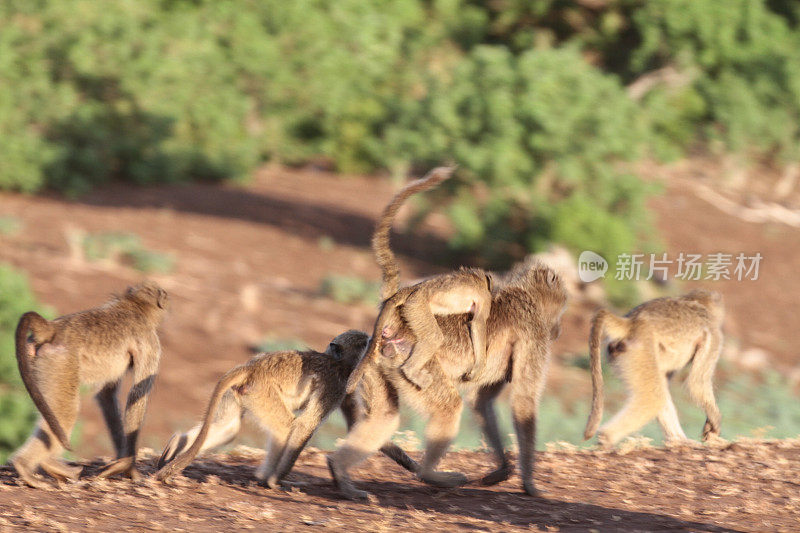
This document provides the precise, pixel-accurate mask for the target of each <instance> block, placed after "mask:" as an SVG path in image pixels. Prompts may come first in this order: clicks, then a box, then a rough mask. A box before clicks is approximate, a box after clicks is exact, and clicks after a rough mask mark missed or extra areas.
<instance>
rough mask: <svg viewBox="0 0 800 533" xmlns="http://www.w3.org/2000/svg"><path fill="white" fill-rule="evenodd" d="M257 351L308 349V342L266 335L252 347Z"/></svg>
mask: <svg viewBox="0 0 800 533" xmlns="http://www.w3.org/2000/svg"><path fill="white" fill-rule="evenodd" d="M252 350H253V351H254V352H257V353H261V352H283V351H287V350H300V351H305V350H308V344H307V343H305V342H304V341H302V340H301V339H292V338H283V337H272V336H269V337H266V338H264V339H262V340H261V341H260V342H259V343H257V344H256V345H254V346H253V347H252Z"/></svg>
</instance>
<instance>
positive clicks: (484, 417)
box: [328, 169, 567, 499]
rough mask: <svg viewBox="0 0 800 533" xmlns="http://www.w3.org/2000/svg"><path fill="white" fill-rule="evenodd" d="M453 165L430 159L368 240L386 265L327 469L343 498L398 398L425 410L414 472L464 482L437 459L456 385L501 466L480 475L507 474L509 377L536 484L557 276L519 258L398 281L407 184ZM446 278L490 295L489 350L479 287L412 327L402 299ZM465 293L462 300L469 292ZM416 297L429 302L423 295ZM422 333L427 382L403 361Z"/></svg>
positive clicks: (455, 417) (454, 427) (391, 419)
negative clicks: (501, 417)
mask: <svg viewBox="0 0 800 533" xmlns="http://www.w3.org/2000/svg"><path fill="white" fill-rule="evenodd" d="M445 172H446V174H444V173H445ZM449 174H450V172H449V170H446V169H436V170H434V171H432V172H431V173H430V174H429V175H428V176H427V177H426V178H423V179H422V180H417V181H415V182H412V183H411V184H409V185H408V186H406V187H405V188H404V189H403V190H401V191H400V192H398V193H397V194H396V195H395V197H394V198H393V199H392V201H391V202H390V204H389V206H387V208H386V209H385V210H384V213H383V215H382V216H381V220H380V221H379V223H378V225H377V226H376V230H375V234H374V236H373V241H372V242H373V251H374V253H375V255H376V258H377V260H378V264H379V265H380V266H381V269H382V271H383V288H382V296H383V299H384V303H383V305H382V308H381V312H380V315H379V318H378V320H377V321H376V326H375V328H374V332H373V336H372V338H371V340H370V346H369V347H368V348H367V353H366V355H365V356H364V358H363V359H362V360H361V363H359V367H357V369H356V370H355V371H354V372H353V375H352V376H351V378H350V382H349V384H348V388H349V389H350V390H353V387H355V386H358V388H357V389H355V392H354V394H355V396H357V397H360V398H361V401H360V402H359V405H361V406H362V407H361V409H360V410H359V413H358V414H357V416H356V422H355V424H354V425H353V427H352V428H351V429H350V431H349V433H348V434H347V437H346V439H345V442H344V444H343V445H342V446H340V447H339V449H337V450H336V451H335V452H334V453H332V454H331V455H329V456H328V465H329V468H330V470H331V475H332V476H333V478H334V481H335V483H336V484H337V486H338V487H339V489H340V490H341V491H342V493H343V494H344V495H345V496H347V497H349V498H353V499H358V498H365V497H366V496H367V493H366V492H364V491H361V490H358V489H356V487H355V485H354V484H353V482H352V480H351V479H350V477H349V470H350V469H351V468H353V467H355V466H356V465H358V464H359V463H361V462H362V461H363V460H365V459H366V458H367V457H368V456H369V455H371V454H372V453H374V452H375V451H377V450H378V449H379V448H380V447H381V446H384V445H385V444H386V443H388V442H389V439H390V438H391V436H392V434H393V433H394V431H395V430H396V429H397V427H398V424H399V400H400V399H401V398H402V399H403V401H404V402H407V403H408V404H410V405H411V406H412V407H413V408H414V409H415V410H417V411H418V412H420V413H421V414H423V415H426V416H427V417H428V423H427V427H426V432H425V440H426V443H425V445H426V448H425V454H424V455H423V459H422V462H421V464H420V465H419V467H418V468H417V469H416V473H417V475H418V477H419V478H420V479H421V480H423V481H425V482H427V483H430V484H433V485H436V486H441V487H455V486H459V485H463V484H464V483H466V482H467V477H466V476H465V475H463V474H461V473H459V472H446V471H439V470H437V469H436V467H437V466H438V464H439V462H440V461H441V459H442V457H443V456H444V454H445V452H446V451H447V449H448V448H449V446H450V443H451V442H452V440H453V438H454V437H455V435H456V434H457V433H458V428H459V423H460V417H461V409H462V400H461V395H460V391H459V389H460V388H464V389H466V392H467V398H468V401H469V403H470V404H471V405H472V407H473V408H474V410H475V414H476V417H477V418H478V420H479V422H480V424H481V427H482V430H483V432H484V434H485V436H486V438H487V441H488V442H489V444H490V445H491V447H492V449H493V450H494V454H495V458H496V460H497V462H498V466H497V469H496V470H494V471H493V472H491V473H489V474H487V475H486V476H484V477H483V478H482V479H481V481H482V482H483V483H484V484H495V483H499V482H501V481H503V480H505V479H507V478H508V477H509V476H510V475H511V464H510V462H509V460H508V458H507V457H506V454H505V451H504V449H503V444H502V439H501V437H500V430H499V427H498V425H497V419H496V417H495V413H494V400H495V399H496V397H497V396H498V395H499V394H500V392H501V391H502V389H503V388H504V387H505V385H506V384H509V383H510V386H511V408H512V412H513V419H514V428H515V430H516V433H517V439H518V442H519V449H520V453H519V462H520V468H521V471H522V472H521V474H522V482H523V487H524V490H525V492H527V493H528V494H531V495H535V494H537V493H538V491H537V490H536V487H535V486H534V483H533V459H534V449H535V437H536V416H537V412H538V406H539V398H540V396H541V393H542V390H543V388H544V384H545V379H546V374H547V367H548V364H549V358H550V347H551V344H552V341H553V340H555V339H556V338H557V337H558V335H559V333H560V323H561V316H562V314H563V312H564V309H565V306H566V299H567V296H566V291H565V289H564V284H563V282H562V280H561V278H560V277H559V276H558V275H557V274H556V273H555V272H554V271H553V270H551V269H550V268H548V267H546V266H544V265H542V264H541V263H538V262H536V261H528V262H525V263H522V264H519V265H517V267H515V268H514V269H513V270H512V271H511V272H510V273H508V274H507V275H505V276H495V275H493V274H489V273H487V272H483V271H481V270H478V269H469V270H467V271H466V272H468V273H469V276H471V279H472V281H471V282H469V284H468V285H465V284H462V283H461V281H462V279H467V278H461V277H460V276H461V272H465V271H458V272H456V273H450V274H442V275H440V276H434V277H433V278H429V279H428V280H424V281H423V282H421V283H418V284H414V285H411V286H409V287H403V288H398V286H399V283H398V277H399V276H398V269H397V265H396V261H395V257H394V254H393V253H392V252H391V250H390V248H389V238H388V232H389V229H390V227H391V224H392V221H393V217H394V215H395V213H396V212H397V209H398V208H399V206H400V204H401V203H402V202H403V201H404V200H405V199H407V198H408V197H409V196H410V195H411V194H414V193H416V192H421V191H423V190H426V189H429V188H431V187H433V186H435V185H437V184H438V183H440V182H441V181H443V179H442V176H445V178H446V177H449ZM452 279H457V280H458V283H456V284H455V287H456V290H457V291H460V290H462V289H463V288H464V287H465V286H466V287H468V288H469V290H470V291H473V293H474V294H475V295H480V294H481V293H483V291H488V294H489V296H490V303H489V305H488V306H484V307H488V315H487V316H486V318H485V321H486V324H485V343H486V351H485V354H482V353H481V351H482V350H481V349H480V347H477V348H476V345H475V344H476V342H475V333H476V327H477V328H482V327H483V326H482V325H481V324H480V323H476V318H477V321H478V322H480V321H482V320H484V319H483V317H482V316H480V314H479V313H476V312H475V311H476V309H477V308H478V307H479V306H480V305H483V304H482V300H481V298H482V297H481V298H475V299H474V300H473V302H472V303H470V305H469V306H466V307H462V306H461V305H454V306H453V308H452V309H451V310H450V311H449V312H447V311H444V312H442V311H439V312H438V313H437V311H436V310H435V309H434V306H433V305H431V306H430V308H429V309H426V310H424V311H425V312H426V313H427V312H429V311H432V314H433V316H434V318H435V321H436V330H433V328H425V327H424V328H420V327H414V325H413V320H412V321H409V320H408V318H407V317H408V315H409V313H410V312H411V313H413V312H415V311H414V310H413V309H411V310H409V309H407V308H406V307H405V306H406V305H407V302H408V301H409V299H411V296H412V295H413V294H414V292H415V291H417V290H420V291H421V292H420V295H421V296H424V295H430V294H431V292H430V288H432V287H437V286H442V285H441V284H442V283H447V282H448V280H452ZM465 293H466V294H468V293H469V291H465ZM484 294H485V293H484ZM470 297H471V296H468V297H467V298H465V299H464V300H462V301H467V302H469V298H470ZM420 301H421V302H423V303H425V299H424V298H421V299H420ZM478 302H481V303H478ZM417 303H419V302H417ZM429 303H430V302H429ZM473 303H475V304H476V305H473ZM431 331H433V333H432V334H431ZM480 333H481V332H480V331H478V334H479V335H480ZM426 335H430V336H431V338H428V337H426ZM421 341H422V342H424V343H427V344H428V347H430V346H438V348H436V349H435V351H434V352H433V354H432V356H430V357H428V356H426V357H428V358H427V360H426V361H424V362H423V363H422V369H423V370H424V371H425V372H426V373H427V374H428V375H429V376H430V381H429V383H428V384H427V386H425V387H421V386H419V384H417V383H414V382H412V380H410V379H409V376H408V375H407V374H406V372H405V369H406V368H405V367H406V365H407V364H408V363H407V361H409V358H413V357H414V351H415V350H416V349H417V346H418V345H419V343H420V342H421ZM429 353H430V352H429Z"/></svg>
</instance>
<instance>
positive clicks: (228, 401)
mask: <svg viewBox="0 0 800 533" xmlns="http://www.w3.org/2000/svg"><path fill="white" fill-rule="evenodd" d="M243 414H244V413H243V410H242V407H241V405H240V404H239V402H237V401H236V398H235V396H234V394H233V391H230V390H229V391H227V392H225V394H223V395H222V398H221V399H220V403H219V407H218V408H217V411H216V413H214V418H213V420H212V422H211V426H210V427H209V428H208V436H207V437H206V440H205V441H203V445H202V447H201V448H200V452H199V453H203V452H204V451H206V450H210V449H212V448H216V447H217V446H223V445H225V444H228V443H229V442H230V441H232V440H233V439H234V438H235V437H236V435H238V434H239V429H240V428H241V423H242V415H243ZM202 426H203V425H202V424H197V425H196V426H194V427H193V428H192V429H190V430H189V431H187V432H186V433H180V432H178V433H175V434H174V435H172V437H170V439H169V442H167V445H166V446H165V447H164V451H163V452H162V453H161V457H160V458H159V460H158V468H159V469H161V468H162V467H163V466H164V465H166V464H167V463H169V462H171V461H172V460H173V459H175V457H177V456H178V455H179V454H181V453H183V452H185V451H186V450H188V449H189V447H190V446H191V445H192V443H193V442H194V440H195V439H196V438H197V435H198V433H200V428H201V427H202Z"/></svg>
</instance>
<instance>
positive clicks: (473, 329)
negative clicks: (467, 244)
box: [348, 267, 492, 392]
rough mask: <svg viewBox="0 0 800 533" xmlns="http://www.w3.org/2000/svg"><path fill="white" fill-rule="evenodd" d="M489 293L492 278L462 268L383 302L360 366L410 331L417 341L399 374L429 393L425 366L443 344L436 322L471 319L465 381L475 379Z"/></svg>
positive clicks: (353, 383) (351, 386)
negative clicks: (403, 331)
mask: <svg viewBox="0 0 800 533" xmlns="http://www.w3.org/2000/svg"><path fill="white" fill-rule="evenodd" d="M491 290H492V282H491V278H490V277H489V275H488V274H487V273H486V272H484V271H483V270H480V269H477V268H463V267H462V268H460V269H459V270H457V271H455V272H451V273H448V274H441V275H439V276H435V277H433V278H430V279H426V280H424V281H421V282H419V283H417V284H415V285H412V286H410V287H403V288H402V289H400V290H398V291H397V292H396V293H395V294H394V295H393V296H391V297H390V298H388V299H387V300H385V301H384V302H383V305H382V306H381V311H380V313H379V314H378V319H377V320H376V321H375V328H374V332H373V334H372V338H371V339H370V344H369V347H368V348H367V353H366V354H365V356H364V361H362V363H361V365H362V366H363V365H364V364H365V361H368V360H370V361H371V360H375V359H376V358H377V357H378V354H379V353H380V352H381V350H382V347H383V344H384V343H387V342H389V343H391V342H396V341H395V340H394V339H395V337H396V336H397V332H398V330H399V329H400V327H401V326H402V325H406V326H407V327H408V328H409V329H410V330H411V331H412V332H414V337H415V339H416V341H415V343H414V345H413V346H412V347H411V353H410V355H409V356H408V357H407V358H406V359H405V360H404V361H403V362H402V363H400V370H401V371H402V372H403V375H405V377H406V378H407V379H408V380H409V381H411V382H412V383H414V384H415V385H417V386H418V387H419V388H421V389H425V388H427V387H428V386H429V385H430V384H431V380H432V379H433V378H432V376H431V374H430V373H429V372H428V371H427V370H426V369H425V366H426V365H427V363H428V361H430V359H431V357H433V356H434V354H435V353H436V352H437V350H438V349H439V348H440V347H441V346H442V344H444V342H445V338H444V333H442V329H441V327H440V326H439V323H438V322H437V320H436V317H438V316H446V315H469V317H470V320H469V322H468V324H467V328H468V329H469V332H470V340H471V346H472V354H471V355H472V356H471V358H470V359H471V361H472V368H470V369H469V370H468V371H467V372H466V376H465V379H466V380H470V379H472V377H473V376H475V375H478V374H479V373H480V372H481V366H482V364H483V362H484V360H485V359H486V322H487V320H488V318H489V311H490V309H491V302H492V293H491ZM465 355H467V354H465ZM357 372H358V373H359V375H354V377H353V378H352V379H351V380H350V383H349V384H348V392H352V390H353V389H354V388H355V386H356V385H357V383H358V379H359V378H360V374H361V369H360V368H359V369H358V370H357ZM354 374H355V373H354Z"/></svg>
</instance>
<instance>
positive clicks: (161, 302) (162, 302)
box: [156, 289, 169, 309]
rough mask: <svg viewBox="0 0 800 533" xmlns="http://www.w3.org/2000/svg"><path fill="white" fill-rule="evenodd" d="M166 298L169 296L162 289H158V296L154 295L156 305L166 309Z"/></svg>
mask: <svg viewBox="0 0 800 533" xmlns="http://www.w3.org/2000/svg"><path fill="white" fill-rule="evenodd" d="M168 300H169V296H168V295H167V291H165V290H164V289H158V296H157V297H156V303H157V304H158V307H160V308H161V309H166V308H167V301H168Z"/></svg>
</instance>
